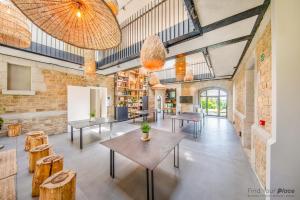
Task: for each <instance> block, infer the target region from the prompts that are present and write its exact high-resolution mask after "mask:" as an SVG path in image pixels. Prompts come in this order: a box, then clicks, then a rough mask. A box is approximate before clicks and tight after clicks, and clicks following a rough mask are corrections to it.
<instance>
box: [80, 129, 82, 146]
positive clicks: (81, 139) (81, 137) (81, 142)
mask: <svg viewBox="0 0 300 200" xmlns="http://www.w3.org/2000/svg"><path fill="white" fill-rule="evenodd" d="M80 149H82V128H81V129H80Z"/></svg>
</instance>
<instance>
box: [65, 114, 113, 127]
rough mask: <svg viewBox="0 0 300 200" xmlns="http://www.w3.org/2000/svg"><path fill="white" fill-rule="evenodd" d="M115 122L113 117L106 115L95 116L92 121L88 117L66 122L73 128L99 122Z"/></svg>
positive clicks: (93, 124)
mask: <svg viewBox="0 0 300 200" xmlns="http://www.w3.org/2000/svg"><path fill="white" fill-rule="evenodd" d="M113 122H117V121H116V120H115V119H114V118H111V117H108V118H104V117H102V118H96V119H95V120H94V121H90V120H89V119H86V120H78V121H70V122H68V124H69V125H70V126H72V127H74V128H77V129H79V128H85V127H90V126H95V125H100V124H106V123H113Z"/></svg>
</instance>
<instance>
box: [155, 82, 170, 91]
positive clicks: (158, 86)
mask: <svg viewBox="0 0 300 200" xmlns="http://www.w3.org/2000/svg"><path fill="white" fill-rule="evenodd" d="M151 88H152V89H153V90H165V89H167V87H166V86H165V85H163V84H160V83H158V84H156V85H154V86H152V87H151Z"/></svg>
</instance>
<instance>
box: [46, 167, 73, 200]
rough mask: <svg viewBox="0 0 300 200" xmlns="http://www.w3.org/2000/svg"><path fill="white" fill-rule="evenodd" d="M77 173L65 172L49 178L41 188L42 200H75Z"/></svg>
mask: <svg viewBox="0 0 300 200" xmlns="http://www.w3.org/2000/svg"><path fill="white" fill-rule="evenodd" d="M75 195H76V172H75V171H73V170H64V171H60V172H58V173H56V174H53V175H52V176H50V177H49V178H47V179H46V180H45V181H44V182H43V184H42V185H41V186H40V200H49V199H55V200H74V199H75Z"/></svg>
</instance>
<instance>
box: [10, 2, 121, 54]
mask: <svg viewBox="0 0 300 200" xmlns="http://www.w3.org/2000/svg"><path fill="white" fill-rule="evenodd" d="M11 1H12V2H13V3H14V4H15V5H16V6H17V7H18V8H19V9H20V10H21V11H22V12H23V13H24V14H25V15H26V16H27V17H28V18H29V19H30V20H31V21H32V22H33V23H34V24H36V25H37V26H38V27H39V28H41V29H42V30H43V31H45V32H46V33H48V34H50V35H51V36H53V37H55V38H57V39H59V40H62V41H64V42H66V43H68V44H71V45H74V46H77V47H80V48H84V49H94V50H96V49H102V50H104V49H109V48H113V47H116V46H118V45H119V44H120V42H121V30H120V27H119V24H118V22H117V19H116V17H115V16H114V14H113V13H112V11H111V9H110V8H109V7H108V6H107V4H106V3H105V2H104V1H103V0H60V1H46V0H11Z"/></svg>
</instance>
